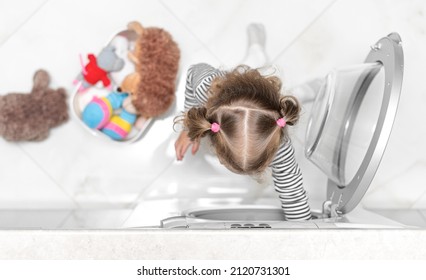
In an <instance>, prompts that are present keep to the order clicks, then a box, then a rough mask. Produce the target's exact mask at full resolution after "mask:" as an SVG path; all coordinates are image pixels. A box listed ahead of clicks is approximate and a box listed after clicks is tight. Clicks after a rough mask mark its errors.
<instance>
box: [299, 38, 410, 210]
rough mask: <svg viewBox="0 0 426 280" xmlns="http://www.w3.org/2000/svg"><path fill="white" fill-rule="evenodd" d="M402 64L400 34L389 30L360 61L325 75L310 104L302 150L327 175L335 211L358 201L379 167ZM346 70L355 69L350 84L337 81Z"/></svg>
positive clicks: (399, 85) (399, 87)
mask: <svg viewBox="0 0 426 280" xmlns="http://www.w3.org/2000/svg"><path fill="white" fill-rule="evenodd" d="M403 63H404V58H403V51H402V45H401V38H400V36H399V35H398V34H397V33H391V34H389V35H388V36H387V37H384V38H382V39H380V40H379V41H378V42H377V43H376V44H375V45H373V46H372V47H371V51H370V53H369V54H368V56H367V58H366V59H365V62H364V64H362V65H359V67H355V68H350V69H343V70H339V69H337V70H336V71H333V72H332V73H331V74H330V75H328V76H327V78H326V79H325V83H324V85H323V87H322V89H321V90H320V93H319V94H318V96H317V98H316V100H315V102H314V105H313V109H312V112H311V117H310V120H309V123H308V131H307V138H306V145H305V154H306V157H307V158H308V159H309V160H311V161H312V162H313V163H314V164H316V165H317V166H318V167H319V168H320V169H321V170H322V171H323V172H324V173H326V174H327V176H328V177H329V180H328V186H327V200H329V201H331V203H332V204H333V205H334V208H335V210H336V211H337V213H339V214H345V213H348V212H349V211H351V210H352V209H354V208H355V207H356V206H357V205H358V203H359V202H360V201H361V199H362V197H363V196H364V194H365V193H366V191H367V189H368V187H369V186H370V183H371V181H372V180H373V177H374V175H375V173H376V171H377V168H378V167H379V164H380V161H381V158H382V156H383V154H384V151H385V147H386V145H387V142H388V139H389V136H390V133H391V129H392V126H393V122H394V119H395V115H396V111H397V106H398V102H399V96H400V93H401V86H402V77H403ZM360 69H361V70H360ZM357 71H358V72H357ZM351 73H352V74H353V73H358V74H357V77H355V78H354V77H351V78H352V80H353V82H352V83H350V82H346V81H343V82H342V80H348V79H349V78H350V76H351ZM352 76H353V75H352ZM348 77H349V78H348ZM348 85H350V86H349V87H350V88H348ZM342 100H343V101H342Z"/></svg>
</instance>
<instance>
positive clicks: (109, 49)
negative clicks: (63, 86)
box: [76, 45, 124, 92]
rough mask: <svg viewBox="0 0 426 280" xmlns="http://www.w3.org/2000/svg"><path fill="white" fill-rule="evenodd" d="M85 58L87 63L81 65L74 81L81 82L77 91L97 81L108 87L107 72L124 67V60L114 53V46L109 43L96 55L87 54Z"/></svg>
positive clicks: (109, 83) (109, 82) (109, 81)
mask: <svg viewBox="0 0 426 280" xmlns="http://www.w3.org/2000/svg"><path fill="white" fill-rule="evenodd" d="M87 58H88V59H89V63H87V64H86V65H82V67H83V71H82V72H81V73H80V75H78V77H77V80H76V82H79V81H81V82H82V83H81V86H80V88H79V89H78V91H79V92H82V91H84V90H86V89H88V88H89V87H90V86H93V85H95V84H96V83H97V82H99V81H101V82H102V84H103V85H104V86H105V87H110V85H111V80H110V79H109V77H108V73H109V72H114V71H120V70H121V69H122V68H123V67H124V60H123V59H122V58H120V57H118V55H117V54H116V53H115V47H114V46H111V45H108V46H106V47H105V48H103V49H102V51H101V52H100V53H99V55H98V56H97V57H96V56H95V55H94V54H89V55H88V56H87Z"/></svg>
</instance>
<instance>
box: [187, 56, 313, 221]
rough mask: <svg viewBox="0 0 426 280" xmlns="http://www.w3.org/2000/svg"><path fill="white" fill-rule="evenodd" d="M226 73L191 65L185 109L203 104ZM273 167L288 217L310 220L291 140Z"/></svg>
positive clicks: (277, 188)
mask: <svg viewBox="0 0 426 280" xmlns="http://www.w3.org/2000/svg"><path fill="white" fill-rule="evenodd" d="M225 74H226V72H224V71H221V70H218V69H216V68H214V67H212V66H210V65H208V64H205V63H199V64H195V65H192V66H191V67H190V68H189V69H188V73H187V77H186V88H185V111H187V110H189V109H190V108H192V107H198V106H201V105H204V104H205V103H206V102H207V99H208V90H209V88H210V86H211V83H212V81H213V80H214V79H215V78H216V77H221V76H224V75H225ZM270 167H271V168H272V177H273V181H274V186H275V190H276V191H277V193H278V196H279V199H280V200H281V207H282V209H283V211H284V215H285V217H286V219H287V220H292V221H294V220H308V219H310V218H311V210H310V208H309V204H308V198H307V195H306V191H305V189H304V188H303V177H302V173H301V172H300V168H299V166H298V164H297V162H296V160H295V157H294V149H293V146H292V145H291V142H290V140H288V141H286V142H284V143H282V144H281V146H280V147H279V149H278V151H277V154H276V156H275V158H274V159H273V161H272V162H271V164H270Z"/></svg>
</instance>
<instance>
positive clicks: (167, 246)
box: [0, 229, 426, 260]
mask: <svg viewBox="0 0 426 280" xmlns="http://www.w3.org/2000/svg"><path fill="white" fill-rule="evenodd" d="M0 248H1V250H0V259H151V260H154V259H155V260H158V259H425V258H426V231H425V230H411V229H410V230H408V229H405V230H390V229H381V230H376V229H371V230H365V229H363V230H349V229H346V230H215V231H212V230H169V231H165V230H152V229H151V230H82V231H71V230H70V231H64V230H3V231H0Z"/></svg>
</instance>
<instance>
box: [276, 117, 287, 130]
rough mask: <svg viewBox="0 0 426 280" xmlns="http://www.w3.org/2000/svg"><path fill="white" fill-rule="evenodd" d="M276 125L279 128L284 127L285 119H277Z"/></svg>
mask: <svg viewBox="0 0 426 280" xmlns="http://www.w3.org/2000/svg"><path fill="white" fill-rule="evenodd" d="M277 125H278V126H279V127H281V128H283V127H284V126H285V125H286V121H285V119H284V118H279V119H278V120H277Z"/></svg>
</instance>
